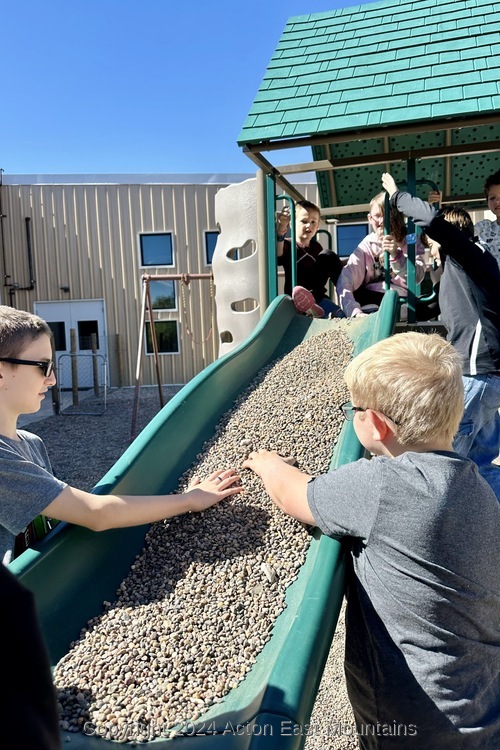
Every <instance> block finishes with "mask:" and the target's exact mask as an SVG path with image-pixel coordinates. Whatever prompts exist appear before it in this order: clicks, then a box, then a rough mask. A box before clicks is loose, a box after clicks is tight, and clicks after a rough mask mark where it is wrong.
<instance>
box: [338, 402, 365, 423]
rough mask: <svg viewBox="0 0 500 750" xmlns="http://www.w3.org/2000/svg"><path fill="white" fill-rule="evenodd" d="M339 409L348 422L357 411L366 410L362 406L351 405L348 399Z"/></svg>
mask: <svg viewBox="0 0 500 750" xmlns="http://www.w3.org/2000/svg"><path fill="white" fill-rule="evenodd" d="M340 409H341V411H342V414H343V415H344V418H345V419H347V421H348V422H352V420H353V419H354V415H355V414H356V412H357V411H366V409H363V407H362V406H353V405H352V404H351V402H350V401H346V402H345V404H342V406H341V407H340Z"/></svg>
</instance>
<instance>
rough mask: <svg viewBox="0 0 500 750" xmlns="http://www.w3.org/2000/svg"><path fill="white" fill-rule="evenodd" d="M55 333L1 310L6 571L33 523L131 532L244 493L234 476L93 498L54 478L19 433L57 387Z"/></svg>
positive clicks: (228, 472) (0, 527) (1, 513)
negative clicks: (177, 490)
mask: <svg viewBox="0 0 500 750" xmlns="http://www.w3.org/2000/svg"><path fill="white" fill-rule="evenodd" d="M52 356H53V355H52V333H51V330H50V328H49V326H48V324H47V323H46V322H45V321H44V320H42V319H41V318H39V317H38V316H36V315H32V314H31V313H28V312H24V311H22V310H15V309H13V308H11V307H7V306H3V305H0V559H1V560H2V561H3V562H4V563H5V564H8V563H9V562H10V561H11V560H12V558H13V553H14V542H15V538H16V536H17V535H18V534H20V533H21V532H23V530H24V529H25V528H26V526H27V525H28V524H29V523H30V522H31V521H32V519H33V518H35V517H36V516H38V515H40V514H43V515H44V516H47V517H49V518H53V519H58V520H60V521H67V522H68V523H74V524H77V525H79V526H86V527H88V528H90V529H93V530H94V531H102V530H104V529H110V528H119V527H124V526H136V525H141V524H146V523H152V522H154V521H159V520H161V519H163V518H169V517H170V516H174V515H177V514H180V513H187V512H189V511H202V510H204V509H205V508H208V507H210V506H211V505H213V504H214V503H217V502H219V500H222V499H223V498H224V497H229V496H230V495H234V494H236V493H237V492H240V491H241V487H239V486H237V485H236V482H237V481H238V476H237V475H236V472H235V471H233V470H232V469H221V470H220V471H216V472H214V473H213V474H211V475H210V476H209V477H208V478H207V479H205V480H204V481H200V480H199V479H195V480H194V481H193V484H192V486H191V488H190V489H189V491H187V492H185V493H183V494H180V495H161V496H118V495H94V494H92V493H89V492H84V491H83V490H80V489H77V488H76V487H70V486H69V485H67V484H66V483H65V482H62V481H60V480H59V479H56V477H54V476H53V474H52V469H51V465H50V460H49V457H48V455H47V451H46V449H45V446H44V444H43V442H42V440H41V439H40V438H39V437H38V436H37V435H34V434H32V433H30V432H27V431H25V430H18V429H17V419H18V417H19V415H20V414H33V413H35V412H37V411H38V410H39V408H40V405H41V403H42V401H43V399H44V398H45V397H46V395H47V393H48V391H49V389H50V388H51V387H52V386H53V385H54V384H55V382H56V378H55V374H54V368H53V362H52Z"/></svg>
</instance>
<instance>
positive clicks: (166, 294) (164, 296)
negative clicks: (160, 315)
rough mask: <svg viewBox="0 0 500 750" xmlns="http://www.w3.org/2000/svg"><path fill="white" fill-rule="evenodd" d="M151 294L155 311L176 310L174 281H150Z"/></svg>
mask: <svg viewBox="0 0 500 750" xmlns="http://www.w3.org/2000/svg"><path fill="white" fill-rule="evenodd" d="M149 293H150V295H151V307H152V309H153V310H175V308H176V301H175V282H174V281H150V282H149Z"/></svg>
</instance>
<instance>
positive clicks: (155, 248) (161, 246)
mask: <svg viewBox="0 0 500 750" xmlns="http://www.w3.org/2000/svg"><path fill="white" fill-rule="evenodd" d="M139 242H140V252H141V266H173V265H174V249H173V239H172V232H155V233H153V234H140V235H139Z"/></svg>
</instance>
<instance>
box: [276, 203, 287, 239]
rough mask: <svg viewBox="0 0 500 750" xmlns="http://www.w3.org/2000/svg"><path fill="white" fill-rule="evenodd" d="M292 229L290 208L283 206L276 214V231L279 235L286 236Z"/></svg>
mask: <svg viewBox="0 0 500 750" xmlns="http://www.w3.org/2000/svg"><path fill="white" fill-rule="evenodd" d="M289 227H290V208H289V207H288V206H283V208H282V209H281V211H279V212H278V213H277V214H276V231H277V233H278V234H286V233H287V232H288V229H289Z"/></svg>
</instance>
